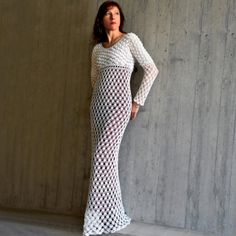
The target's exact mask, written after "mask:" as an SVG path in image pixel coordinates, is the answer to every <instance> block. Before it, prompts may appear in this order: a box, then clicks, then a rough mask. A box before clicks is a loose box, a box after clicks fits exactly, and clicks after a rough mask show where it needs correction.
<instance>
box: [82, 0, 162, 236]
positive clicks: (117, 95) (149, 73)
mask: <svg viewBox="0 0 236 236" xmlns="http://www.w3.org/2000/svg"><path fill="white" fill-rule="evenodd" d="M123 25H124V15H123V12H122V9H121V8H120V6H119V4H118V3H116V2H114V1H106V2H104V3H103V4H102V5H101V6H100V8H99V10H98V13H97V17H96V19H95V23H94V30H93V37H94V40H95V42H96V45H95V46H94V48H93V51H92V60H91V64H92V65H91V83H92V87H93V94H92V101H91V106H90V118H91V136H92V163H91V168H92V169H91V176H90V185H89V195H88V201H87V207H86V212H85V218H84V229H83V230H84V232H83V235H85V236H88V235H94V234H102V233H113V232H116V231H118V230H120V229H122V228H124V227H126V226H127V225H128V224H130V221H131V219H130V217H129V216H127V215H126V213H125V211H124V207H123V204H122V198H121V189H120V182H119V176H118V153H119V148H120V144H121V140H122V137H123V134H124V131H125V128H126V126H127V124H128V122H129V120H130V119H131V120H134V119H135V118H136V116H137V112H138V110H139V107H140V106H143V105H144V102H145V100H146V97H147V95H148V93H149V90H150V88H151V86H152V84H153V82H154V80H155V78H156V76H157V75H158V73H159V71H158V69H157V68H156V66H155V64H154V62H153V60H152V58H151V57H150V55H149V54H148V53H147V51H146V50H145V48H144V47H143V44H142V42H141V41H140V39H139V38H138V36H137V35H136V34H134V33H125V32H124V31H123ZM135 59H136V60H137V61H138V62H139V64H140V65H141V66H142V68H143V69H144V77H143V80H142V83H141V85H140V87H139V90H138V91H137V93H136V95H135V97H134V99H133V100H132V96H131V90H130V78H131V74H132V71H133V69H134V62H135Z"/></svg>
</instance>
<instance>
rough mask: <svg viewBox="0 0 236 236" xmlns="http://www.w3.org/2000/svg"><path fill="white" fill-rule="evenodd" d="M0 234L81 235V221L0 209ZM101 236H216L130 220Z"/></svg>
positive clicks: (34, 235) (16, 235)
mask: <svg viewBox="0 0 236 236" xmlns="http://www.w3.org/2000/svg"><path fill="white" fill-rule="evenodd" d="M0 236H82V222H81V221H79V220H78V219H75V218H71V217H66V218H65V217H60V216H56V215H50V216H49V215H48V216H46V217H45V215H42V214H41V215H40V214H38V215H33V216H32V217H29V214H22V213H12V212H11V213H9V212H3V211H0ZM103 236H216V235H213V234H200V233H197V232H188V231H183V230H180V229H174V228H166V227H160V226H156V225H150V224H143V223H138V222H132V223H131V224H130V225H129V226H127V227H126V228H125V229H122V230H120V231H118V232H117V233H113V234H105V235H103Z"/></svg>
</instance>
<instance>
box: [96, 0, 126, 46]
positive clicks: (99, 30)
mask: <svg viewBox="0 0 236 236" xmlns="http://www.w3.org/2000/svg"><path fill="white" fill-rule="evenodd" d="M114 6H115V7H117V8H118V9H119V11H120V27H119V30H120V32H122V33H125V31H123V27H124V22H125V17H124V14H123V11H122V9H121V7H120V5H119V4H118V3H117V2H115V1H105V2H104V3H103V4H102V5H101V6H100V7H99V10H98V13H97V16H96V18H95V22H94V25H93V41H94V43H95V44H96V43H101V42H106V41H107V40H108V38H107V34H106V30H105V27H104V25H103V17H104V16H105V14H106V13H107V11H108V9H109V8H110V7H114Z"/></svg>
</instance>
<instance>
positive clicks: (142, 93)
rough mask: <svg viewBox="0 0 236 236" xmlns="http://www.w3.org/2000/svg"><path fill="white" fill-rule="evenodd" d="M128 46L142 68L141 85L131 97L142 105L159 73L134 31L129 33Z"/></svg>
mask: <svg viewBox="0 0 236 236" xmlns="http://www.w3.org/2000/svg"><path fill="white" fill-rule="evenodd" d="M129 46H130V51H131V53H132V55H133V57H134V58H135V59H136V60H137V61H138V63H139V64H140V65H141V66H142V68H143V70H144V76H143V79H142V82H141V85H140V87H139V89H138V91H137V93H136V95H135V97H134V99H133V100H134V102H136V103H137V104H139V105H141V106H143V105H144V103H145V100H146V98H147V95H148V93H149V91H150V89H151V87H152V84H153V82H154V80H155V79H156V77H157V75H158V73H159V70H158V69H157V67H156V65H155V63H154V61H153V59H152V58H151V56H150V55H149V53H148V52H147V50H146V49H145V48H144V46H143V43H142V42H141V40H140V39H139V37H138V36H137V35H136V34H134V33H130V45H129Z"/></svg>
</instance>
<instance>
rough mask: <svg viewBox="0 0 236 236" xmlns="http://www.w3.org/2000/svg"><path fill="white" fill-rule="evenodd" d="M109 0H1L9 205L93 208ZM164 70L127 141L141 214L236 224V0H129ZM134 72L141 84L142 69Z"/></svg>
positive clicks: (131, 183) (185, 224) (1, 113)
mask: <svg viewBox="0 0 236 236" xmlns="http://www.w3.org/2000/svg"><path fill="white" fill-rule="evenodd" d="M101 2H103V1H76V0H70V1H69V0H59V1H49V0H48V1H46V0H45V1H30V0H24V1H21V2H19V1H16V0H10V1H1V2H0V19H1V20H0V27H1V37H0V47H1V48H0V49H1V50H0V68H1V72H0V75H1V79H0V101H1V106H0V125H1V130H0V140H1V144H0V156H1V158H0V192H1V195H0V205H1V206H2V207H8V208H18V209H35V210H43V211H47V212H58V213H62V214H73V215H77V214H78V215H82V214H83V210H84V207H85V203H86V197H87V189H88V178H89V167H90V140H89V139H90V133H89V132H88V131H89V101H90V95H91V87H90V80H89V71H90V66H89V61H90V58H89V56H90V55H89V53H90V50H91V45H90V33H91V29H92V25H93V21H94V17H95V14H96V11H97V7H98V5H99V4H100V3H101ZM119 2H120V3H121V5H122V7H123V10H124V13H125V15H126V21H127V22H126V31H127V32H130V31H132V32H135V33H137V34H138V35H139V36H140V38H141V39H142V41H143V43H144V45H145V47H146V49H147V50H148V51H149V52H150V54H151V56H152V57H153V59H154V60H155V62H156V64H157V67H158V68H159V70H160V74H159V76H158V79H159V81H157V82H156V83H154V85H153V88H152V89H151V91H150V94H149V97H148V99H147V100H146V104H145V106H144V107H143V108H141V110H140V112H139V114H138V117H137V119H136V120H135V121H134V122H130V123H129V125H128V127H127V130H126V133H125V135H124V139H123V142H122V145H121V148H120V159H119V161H120V162H119V165H120V179H121V187H122V193H123V201H124V204H125V207H126V210H127V212H128V214H129V215H130V216H131V217H132V218H133V219H134V220H137V221H143V222H148V223H155V224H160V225H167V226H171V227H172V226H175V227H180V228H184V229H192V230H197V231H202V232H214V233H216V232H218V233H222V235H225V236H226V235H227V236H232V235H234V234H235V232H236V224H235V223H236V138H235V134H236V71H235V70H236V67H235V60H236V56H235V50H236V40H235V37H236V1H235V0H227V1H226V0H149V1H142V0H129V1H125V0H123V1H119ZM134 77H135V78H133V79H132V81H131V83H132V86H133V88H134V91H135V88H137V86H138V81H140V79H141V78H142V70H141V69H140V68H139V71H138V73H136V74H135V76H134Z"/></svg>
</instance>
